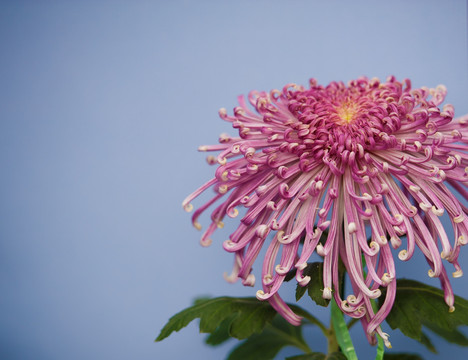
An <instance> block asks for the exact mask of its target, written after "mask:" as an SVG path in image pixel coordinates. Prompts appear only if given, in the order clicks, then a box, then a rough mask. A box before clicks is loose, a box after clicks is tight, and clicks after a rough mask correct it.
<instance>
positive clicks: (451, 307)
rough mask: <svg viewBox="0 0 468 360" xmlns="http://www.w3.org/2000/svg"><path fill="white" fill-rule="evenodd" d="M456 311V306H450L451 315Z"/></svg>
mask: <svg viewBox="0 0 468 360" xmlns="http://www.w3.org/2000/svg"><path fill="white" fill-rule="evenodd" d="M454 311H455V306H453V305H452V306H450V307H449V313H453V312H454Z"/></svg>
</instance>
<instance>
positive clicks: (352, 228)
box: [348, 222, 357, 234]
mask: <svg viewBox="0 0 468 360" xmlns="http://www.w3.org/2000/svg"><path fill="white" fill-rule="evenodd" d="M356 231H357V226H356V223H354V222H350V223H349V224H348V232H349V233H350V234H353V233H355V232H356Z"/></svg>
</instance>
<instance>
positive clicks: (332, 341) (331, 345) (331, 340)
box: [327, 321, 340, 354]
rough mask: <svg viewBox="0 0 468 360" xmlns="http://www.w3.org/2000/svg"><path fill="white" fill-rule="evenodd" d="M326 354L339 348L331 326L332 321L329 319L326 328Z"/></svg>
mask: <svg viewBox="0 0 468 360" xmlns="http://www.w3.org/2000/svg"><path fill="white" fill-rule="evenodd" d="M327 339H328V354H331V353H334V352H336V351H339V350H340V347H339V345H338V340H337V339H336V334H335V329H334V327H333V322H332V321H330V328H329V329H328V335H327Z"/></svg>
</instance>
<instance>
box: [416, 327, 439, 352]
mask: <svg viewBox="0 0 468 360" xmlns="http://www.w3.org/2000/svg"><path fill="white" fill-rule="evenodd" d="M419 342H420V343H421V344H423V345H424V346H425V347H427V349H428V350H429V351H430V352H433V353H434V354H437V349H436V348H435V347H434V345H433V344H432V341H431V339H429V337H428V336H427V335H426V333H425V332H424V331H422V332H421V340H419Z"/></svg>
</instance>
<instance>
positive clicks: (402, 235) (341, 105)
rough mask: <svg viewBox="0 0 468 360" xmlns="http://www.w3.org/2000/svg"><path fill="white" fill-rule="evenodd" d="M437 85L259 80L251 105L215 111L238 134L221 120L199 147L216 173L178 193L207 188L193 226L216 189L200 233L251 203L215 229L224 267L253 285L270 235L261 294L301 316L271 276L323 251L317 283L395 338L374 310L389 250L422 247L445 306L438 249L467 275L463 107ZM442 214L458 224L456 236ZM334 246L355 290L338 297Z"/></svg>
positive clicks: (392, 286) (390, 261)
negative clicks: (228, 224)
mask: <svg viewBox="0 0 468 360" xmlns="http://www.w3.org/2000/svg"><path fill="white" fill-rule="evenodd" d="M445 95H446V89H445V87H444V86H438V87H437V88H435V89H427V88H421V89H411V83H410V81H409V80H404V81H403V82H399V81H397V80H396V79H395V78H394V77H389V78H388V79H387V81H386V82H380V81H379V80H378V79H371V80H369V79H367V78H359V79H357V80H353V81H351V82H349V84H348V85H345V84H343V83H341V82H339V83H338V82H332V83H330V84H329V85H327V86H321V85H318V84H317V82H316V81H315V80H314V79H312V80H310V87H309V88H308V89H306V88H304V87H302V86H298V85H295V84H288V85H286V86H285V87H284V88H283V90H282V91H279V90H272V91H271V92H270V93H266V92H255V91H253V92H251V93H249V96H248V100H249V102H250V104H251V105H252V107H253V108H252V110H251V109H249V106H248V105H247V104H246V102H245V100H244V98H243V97H239V104H240V106H238V107H236V108H235V109H234V114H233V116H230V115H228V114H227V111H226V110H225V109H221V110H220V111H219V114H220V117H221V118H222V119H223V120H226V121H228V122H230V123H232V126H233V127H234V128H235V129H237V131H238V133H239V135H238V136H237V137H230V136H228V135H224V134H223V135H221V137H220V139H219V145H209V146H201V147H200V150H201V151H218V152H219V154H218V155H217V156H216V157H214V156H209V157H208V162H209V163H210V164H216V163H217V164H218V167H217V169H216V172H215V177H214V178H213V179H211V180H210V181H208V182H207V183H206V184H204V185H203V186H202V187H200V188H199V189H198V190H196V191H195V192H194V193H193V194H191V195H190V196H189V197H187V199H186V200H185V201H184V202H183V206H184V208H185V209H186V210H190V209H191V208H192V206H191V204H190V202H191V201H192V200H193V199H194V198H195V197H197V196H198V195H199V194H201V193H202V192H204V191H205V190H207V189H209V188H213V189H214V191H215V196H214V197H213V198H212V199H211V200H210V201H208V202H207V203H206V204H204V205H202V206H201V207H200V208H198V209H197V210H196V211H195V212H194V214H193V217H192V220H193V224H194V226H195V227H196V228H198V229H200V228H201V225H200V224H199V223H198V221H197V219H198V218H199V216H200V214H201V213H202V212H203V211H205V210H206V209H207V208H208V207H210V206H211V205H213V204H214V203H215V202H217V201H218V200H220V201H219V205H217V207H216V208H215V209H214V210H213V211H212V214H211V220H212V222H211V224H210V225H209V226H208V229H207V230H206V231H205V232H204V234H203V236H202V239H201V243H202V245H209V244H210V243H211V240H210V236H211V235H212V233H213V232H214V231H215V229H216V228H217V227H221V226H222V224H223V223H222V221H223V219H224V218H225V217H226V215H227V216H228V217H231V218H234V217H236V216H238V214H239V210H238V208H239V209H240V208H246V210H245V211H244V213H243V216H242V218H241V219H240V223H239V226H238V227H237V229H236V230H235V231H234V232H233V233H232V234H231V235H230V236H229V240H226V241H225V242H224V243H223V247H224V248H225V249H226V251H229V252H232V253H234V255H235V261H234V269H233V272H232V274H231V275H230V276H228V277H227V279H228V280H229V281H235V280H236V279H238V278H240V279H242V282H243V284H244V285H250V286H254V283H255V278H254V275H253V274H252V265H253V263H254V261H255V260H256V258H257V256H258V254H259V252H260V250H261V248H262V247H263V246H267V250H266V254H265V257H264V259H263V267H262V279H261V284H262V290H259V291H258V292H257V298H259V299H260V300H268V301H269V302H270V303H271V305H272V306H273V307H274V308H275V309H276V310H277V311H278V312H279V313H280V314H281V315H282V316H283V317H284V318H285V319H286V320H288V321H289V322H291V323H292V324H299V323H300V320H301V318H300V317H299V316H297V315H296V314H295V313H294V312H293V311H292V310H291V309H290V308H289V307H288V306H287V305H286V303H285V302H284V301H283V300H282V299H281V298H280V296H279V295H278V289H279V288H280V286H281V284H282V282H283V281H284V278H285V276H286V274H287V273H288V272H289V271H290V270H291V269H296V270H297V271H296V279H297V281H298V282H299V284H300V285H302V286H306V285H307V283H308V282H309V281H310V278H309V277H308V276H305V275H304V268H305V267H306V264H307V261H308V259H309V258H310V257H311V255H312V254H313V253H314V251H316V252H317V253H318V254H319V255H320V256H322V257H323V263H324V265H323V297H324V298H327V299H330V298H331V297H332V296H333V297H334V299H335V300H336V302H337V304H338V305H339V307H340V308H341V310H342V311H343V312H344V313H346V314H348V315H349V316H352V317H355V318H360V319H361V322H362V325H363V327H364V329H365V330H366V334H367V336H368V339H369V341H370V342H374V341H375V336H374V334H375V332H377V333H379V334H380V335H381V336H382V338H383V339H384V340H385V341H386V343H387V345H389V343H388V340H387V337H388V336H387V334H385V333H383V332H382V330H381V328H380V324H381V323H382V321H383V320H384V319H385V317H386V316H387V315H388V313H389V311H390V310H391V307H392V305H393V303H394V299H395V293H396V280H395V276H396V272H395V263H394V257H393V253H394V252H396V253H397V254H398V257H399V259H400V260H403V261H407V260H409V259H411V257H412V256H413V254H414V251H415V249H416V247H417V248H419V249H420V251H422V253H423V254H424V256H425V257H426V260H427V262H428V265H429V270H428V273H429V276H431V277H437V278H439V279H440V282H441V286H442V288H443V290H444V292H445V301H446V303H447V305H448V306H449V309H450V311H453V310H454V295H453V291H452V288H451V285H450V282H449V278H448V276H447V273H446V269H445V265H444V263H443V260H445V261H447V262H449V263H451V264H452V265H453V268H454V272H453V276H454V277H459V276H461V275H462V270H461V268H460V265H459V263H458V260H457V259H458V254H459V251H460V247H461V246H462V245H465V244H466V243H467V241H468V216H467V211H468V209H467V208H466V207H465V206H464V205H463V204H461V203H460V201H459V200H458V199H457V195H456V194H454V193H453V190H455V191H456V192H458V193H459V194H461V195H462V196H463V197H464V198H465V199H466V198H468V192H467V190H466V186H467V183H468V176H467V173H466V170H465V167H467V166H468V155H467V153H466V150H468V116H464V117H462V118H459V119H457V120H453V116H454V110H453V107H452V106H451V105H445V106H444V107H443V108H442V109H440V108H439V105H440V104H441V103H442V102H443V100H444V98H445ZM253 109H255V111H253ZM442 216H444V217H446V218H447V220H449V221H450V223H451V224H452V227H453V235H451V236H450V238H451V237H452V236H453V240H451V239H450V238H449V235H448V234H447V233H446V231H445V229H444V227H443V226H442V222H441V217H442ZM270 234H271V235H272V236H269V235H270ZM324 238H325V239H326V240H325V241H323V239H324ZM270 239H271V240H270ZM395 249H398V250H396V251H395ZM363 259H364V261H363ZM340 260H341V261H342V262H343V264H344V266H345V267H346V270H347V272H348V274H349V279H350V282H351V286H352V291H353V294H352V295H350V296H347V297H346V298H344V294H340V291H339V283H338V282H339V275H338V264H339V261H340ZM363 262H365V264H363ZM364 265H365V267H366V268H365V269H364ZM381 288H386V292H385V300H384V301H383V305H382V306H381V307H380V309H379V310H378V311H377V312H374V310H373V309H372V306H371V301H370V299H375V298H378V297H380V296H381V294H382V293H381Z"/></svg>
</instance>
